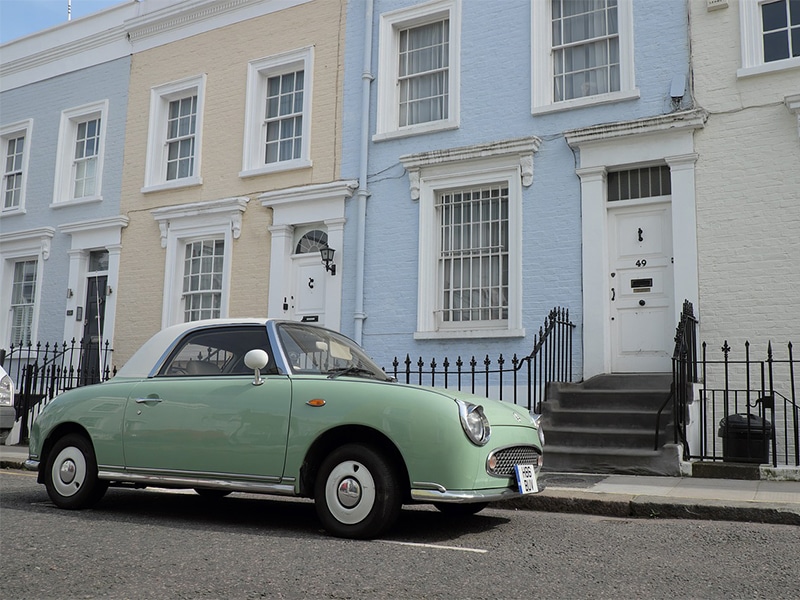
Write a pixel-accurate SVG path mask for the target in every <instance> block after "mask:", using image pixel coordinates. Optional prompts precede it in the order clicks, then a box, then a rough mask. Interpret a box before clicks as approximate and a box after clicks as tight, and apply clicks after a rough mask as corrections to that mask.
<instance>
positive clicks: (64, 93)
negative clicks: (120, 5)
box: [0, 56, 130, 347]
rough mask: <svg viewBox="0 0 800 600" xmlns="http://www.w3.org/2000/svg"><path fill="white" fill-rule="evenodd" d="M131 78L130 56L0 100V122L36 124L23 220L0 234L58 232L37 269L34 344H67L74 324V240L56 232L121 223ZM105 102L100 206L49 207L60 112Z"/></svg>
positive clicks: (12, 220)
mask: <svg viewBox="0 0 800 600" xmlns="http://www.w3.org/2000/svg"><path fill="white" fill-rule="evenodd" d="M129 77H130V57H129V56H128V57H123V58H119V59H116V60H113V61H110V62H106V63H102V64H99V65H95V66H90V67H87V68H85V69H80V70H77V71H74V72H69V73H65V74H63V75H60V76H56V77H52V78H49V79H45V80H42V81H37V82H34V83H30V84H28V85H25V86H21V87H17V88H14V89H9V90H6V91H4V92H2V95H0V107H1V108H0V121H2V124H3V125H5V124H8V123H14V122H17V121H21V120H25V119H32V121H33V126H32V129H31V132H30V140H29V143H30V157H29V164H28V178H27V186H26V187H27V189H26V200H25V212H24V213H23V214H11V215H7V216H3V217H2V220H0V234H1V235H3V236H6V235H8V234H13V233H15V232H19V231H26V230H31V229H36V228H40V227H53V228H55V234H54V236H53V238H52V241H51V247H50V253H49V257H48V258H47V259H46V260H42V261H40V264H39V268H40V269H42V273H41V279H40V282H41V296H40V298H41V301H40V305H39V307H38V328H37V331H36V334H35V339H34V340H33V341H34V342H36V341H41V342H42V343H44V342H49V343H53V342H57V343H60V342H62V341H64V331H65V320H75V318H76V316H77V314H75V316H67V314H66V311H67V305H68V300H67V289H68V288H69V287H70V283H69V276H70V254H69V251H70V249H71V248H72V236H71V235H69V234H68V233H65V232H63V231H61V230H60V226H62V225H65V224H72V223H81V222H87V221H97V220H99V219H103V218H110V217H115V216H118V215H119V206H120V188H121V181H122V168H123V149H124V140H125V123H126V113H127V101H128V80H129ZM104 100H107V101H108V112H107V113H106V119H107V125H106V127H107V129H106V135H105V139H104V140H103V145H102V146H101V152H102V153H103V157H104V164H103V177H102V190H101V194H102V201H100V202H90V203H85V204H80V203H78V204H72V205H70V204H69V203H63V205H62V206H57V207H54V206H53V197H54V182H55V175H54V173H55V169H56V160H57V148H58V137H59V124H60V121H61V114H62V111H65V110H70V109H74V108H76V107H81V106H84V105H87V104H91V103H96V102H100V101H104ZM3 293H4V294H6V293H7V292H6V291H3ZM8 293H10V292H8ZM72 303H73V304H75V303H77V304H78V305H79V306H82V305H83V304H84V302H83V301H82V299H73V301H72ZM8 341H9V340H2V346H3V347H7V343H8ZM66 341H68V342H69V340H66Z"/></svg>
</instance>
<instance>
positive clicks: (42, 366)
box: [0, 339, 117, 441]
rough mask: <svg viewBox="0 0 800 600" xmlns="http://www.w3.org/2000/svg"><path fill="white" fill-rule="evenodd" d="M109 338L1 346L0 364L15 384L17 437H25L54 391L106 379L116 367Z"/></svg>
mask: <svg viewBox="0 0 800 600" xmlns="http://www.w3.org/2000/svg"><path fill="white" fill-rule="evenodd" d="M113 352H114V351H113V350H112V349H111V347H110V346H109V343H108V341H106V342H105V343H104V344H102V345H100V344H99V343H97V342H92V341H89V340H81V341H79V342H78V341H76V340H74V339H73V340H72V341H71V342H63V343H60V344H59V343H54V344H50V343H45V344H42V343H40V342H39V343H36V344H32V343H28V344H22V345H19V346H14V345H12V346H11V347H10V349H9V350H8V351H6V350H4V349H3V350H0V365H2V366H3V367H4V368H5V369H6V371H7V372H8V374H9V375H10V376H11V379H12V380H13V381H14V385H15V387H16V394H15V396H14V408H15V410H16V416H17V419H18V420H20V441H25V440H27V438H28V431H29V428H30V426H31V425H32V424H33V421H34V420H35V419H36V417H37V416H38V414H39V412H40V411H41V409H42V408H44V406H45V405H46V404H47V403H48V402H50V400H52V399H53V398H54V397H55V396H56V395H58V394H60V393H61V392H63V391H66V390H70V389H72V388H76V387H82V386H85V385H91V384H93V383H99V382H101V381H106V380H108V379H110V378H111V377H113V376H114V375H115V374H116V372H117V370H116V367H112V366H111V357H112V355H113Z"/></svg>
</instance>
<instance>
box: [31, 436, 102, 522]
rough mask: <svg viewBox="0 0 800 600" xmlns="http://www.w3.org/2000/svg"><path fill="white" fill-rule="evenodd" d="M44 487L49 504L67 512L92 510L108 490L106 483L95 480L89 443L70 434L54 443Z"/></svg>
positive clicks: (81, 437) (83, 438) (93, 463)
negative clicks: (71, 510) (82, 509)
mask: <svg viewBox="0 0 800 600" xmlns="http://www.w3.org/2000/svg"><path fill="white" fill-rule="evenodd" d="M44 485H45V488H46V489H47V495H48V496H50V500H52V501H53V504H55V505H56V506H58V507H59V508H68V509H81V508H89V507H91V506H94V505H95V504H96V503H97V501H98V500H100V498H102V497H103V494H105V493H106V489H108V483H107V482H105V481H100V480H99V479H98V478H97V459H96V458H95V455H94V449H93V448H92V444H91V442H89V440H87V439H86V438H85V437H84V436H82V435H78V434H74V433H73V434H70V435H66V436H64V437H63V438H61V439H60V440H58V441H57V442H56V443H55V445H54V446H53V448H52V450H50V453H49V454H48V458H47V464H46V466H45V472H44Z"/></svg>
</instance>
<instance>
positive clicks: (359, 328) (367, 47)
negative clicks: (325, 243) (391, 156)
mask: <svg viewBox="0 0 800 600" xmlns="http://www.w3.org/2000/svg"><path fill="white" fill-rule="evenodd" d="M372 7H373V0H367V5H366V9H365V11H364V22H365V25H366V31H365V32H364V69H363V71H362V72H361V152H360V155H359V169H358V194H357V200H358V204H357V208H358V216H357V218H356V232H357V238H356V240H357V242H356V244H357V245H356V298H355V300H356V307H355V312H354V313H353V320H354V322H355V323H354V325H355V327H354V331H355V334H354V336H353V338H354V340H355V341H356V343H358V344H361V336H362V332H363V330H364V319H366V318H367V315H366V314H364V255H365V253H366V250H365V246H366V235H367V234H366V221H367V198H368V197H369V191H368V190H367V167H368V159H369V94H370V86H371V85H372V80H373V76H372V72H371V69H372Z"/></svg>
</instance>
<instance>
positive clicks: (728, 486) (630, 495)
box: [0, 446, 800, 525]
mask: <svg viewBox="0 0 800 600" xmlns="http://www.w3.org/2000/svg"><path fill="white" fill-rule="evenodd" d="M27 458H28V449H27V447H25V446H0V468H3V469H22V468H23V463H24V462H25V460H26V459H27ZM795 479H797V477H795ZM539 483H540V485H542V486H544V488H545V489H544V490H543V491H542V492H540V493H538V494H535V495H532V496H524V497H521V498H516V499H514V500H507V501H504V502H498V503H496V504H495V507H496V508H506V509H524V510H541V511H547V512H570V513H582V514H590V515H602V516H609V517H626V518H650V519H706V520H719V521H751V522H757V523H775V524H785V525H800V481H771V480H765V479H756V480H745V479H716V478H704V477H657V476H642V475H594V474H586V473H548V472H545V473H543V474H542V475H540V477H539Z"/></svg>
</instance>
